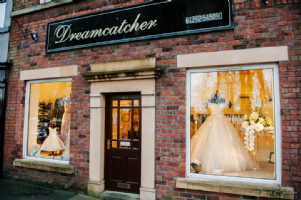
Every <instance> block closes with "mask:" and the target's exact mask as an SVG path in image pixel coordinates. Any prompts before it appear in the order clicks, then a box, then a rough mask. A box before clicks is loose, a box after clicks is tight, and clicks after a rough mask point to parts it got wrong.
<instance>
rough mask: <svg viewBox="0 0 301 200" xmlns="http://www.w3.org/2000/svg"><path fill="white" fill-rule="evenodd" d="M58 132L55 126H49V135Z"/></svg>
mask: <svg viewBox="0 0 301 200" xmlns="http://www.w3.org/2000/svg"><path fill="white" fill-rule="evenodd" d="M57 132H58V129H57V128H49V135H56V134H57Z"/></svg>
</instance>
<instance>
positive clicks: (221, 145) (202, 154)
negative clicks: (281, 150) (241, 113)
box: [191, 103, 255, 173]
mask: <svg viewBox="0 0 301 200" xmlns="http://www.w3.org/2000/svg"><path fill="white" fill-rule="evenodd" d="M225 107H227V105H226V104H224V103H223V104H219V105H218V104H214V103H212V104H210V105H209V109H210V110H211V115H210V116H209V117H208V118H207V119H206V121H205V122H204V124H203V125H202V126H201V127H200V128H199V129H198V130H197V132H196V133H195V135H194V136H193V137H192V138H191V160H194V159H197V160H198V161H200V163H201V166H202V171H203V172H206V173H212V172H213V170H217V169H219V170H223V171H224V172H239V171H245V170H246V169H252V168H253V167H255V163H254V161H253V160H252V158H251V156H250V155H249V154H248V152H247V151H246V149H245V148H244V145H243V142H242V141H241V139H240V137H239V136H238V133H237V130H236V129H235V128H234V126H233V125H232V123H231V122H230V121H229V120H228V119H227V118H226V116H225V115H224V109H225Z"/></svg>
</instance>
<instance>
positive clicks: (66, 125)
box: [61, 100, 71, 156]
mask: <svg viewBox="0 0 301 200" xmlns="http://www.w3.org/2000/svg"><path fill="white" fill-rule="evenodd" d="M64 109H65V112H64V115H63V118H62V128H61V138H62V141H63V142H64V144H65V146H66V149H65V151H64V152H63V156H69V147H70V109H71V104H70V100H66V101H65V104H64Z"/></svg>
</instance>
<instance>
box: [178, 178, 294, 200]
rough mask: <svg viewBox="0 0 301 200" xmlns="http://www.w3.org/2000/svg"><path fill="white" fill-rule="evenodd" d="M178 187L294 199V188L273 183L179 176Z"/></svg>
mask: <svg viewBox="0 0 301 200" xmlns="http://www.w3.org/2000/svg"><path fill="white" fill-rule="evenodd" d="M176 187H177V188H184V189H192V190H203V191H209V192H221V193H230V194H238V195H247V196H257V197H268V198H281V199H294V189H293V188H291V187H282V186H280V185H276V184H275V185H272V184H258V183H246V182H237V181H221V180H209V179H202V178H179V177H178V178H177V180H176Z"/></svg>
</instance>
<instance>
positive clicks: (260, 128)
mask: <svg viewBox="0 0 301 200" xmlns="http://www.w3.org/2000/svg"><path fill="white" fill-rule="evenodd" d="M254 129H255V130H256V131H257V132H260V131H262V130H263V129H264V126H263V124H260V123H257V124H256V125H255V126H254Z"/></svg>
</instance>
